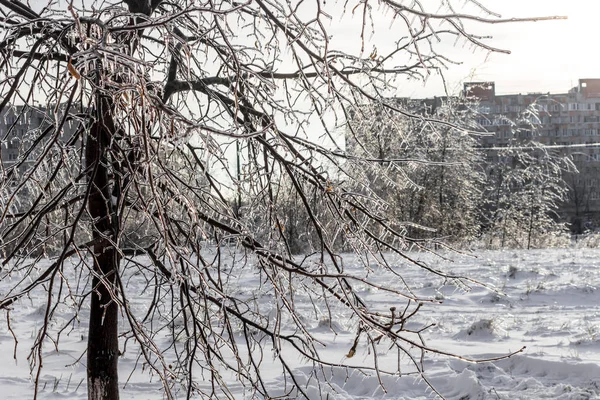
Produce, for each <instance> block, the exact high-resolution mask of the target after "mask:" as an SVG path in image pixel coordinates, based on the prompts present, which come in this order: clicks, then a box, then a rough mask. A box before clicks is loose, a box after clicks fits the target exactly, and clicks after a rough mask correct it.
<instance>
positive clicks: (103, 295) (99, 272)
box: [86, 96, 120, 400]
mask: <svg viewBox="0 0 600 400" xmlns="http://www.w3.org/2000/svg"><path fill="white" fill-rule="evenodd" d="M98 99H99V100H98V102H97V103H98V104H97V105H96V107H97V112H96V117H97V119H96V121H94V123H93V124H92V126H91V129H90V132H89V134H88V137H87V143H86V166H87V170H88V177H89V184H90V185H91V187H90V194H89V199H88V209H89V212H90V216H91V217H92V221H93V222H92V224H93V238H94V239H95V240H97V242H96V244H95V245H94V248H93V250H94V277H93V279H92V285H93V291H92V295H91V296H92V299H91V309H90V321H89V334H88V348H87V382H88V399H89V400H117V399H118V398H119V380H118V371H117V361H118V357H119V341H118V311H119V309H118V305H117V303H116V302H115V301H114V300H113V297H114V296H115V292H116V287H117V286H116V283H117V274H118V267H119V261H120V260H119V255H118V252H117V251H116V249H115V246H114V245H113V244H114V243H116V237H117V232H116V229H117V228H116V226H117V224H116V223H114V222H115V221H113V218H115V213H114V212H113V208H114V207H113V205H112V203H111V191H110V182H109V171H108V166H109V165H110V164H109V163H108V157H107V150H108V146H109V143H110V136H111V134H112V133H113V132H114V123H113V119H112V114H111V109H112V108H111V106H110V100H109V99H108V98H106V97H103V96H98ZM102 237H104V238H106V239H108V240H106V239H105V240H102V239H101V238H102Z"/></svg>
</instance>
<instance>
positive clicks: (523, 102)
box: [464, 79, 600, 231]
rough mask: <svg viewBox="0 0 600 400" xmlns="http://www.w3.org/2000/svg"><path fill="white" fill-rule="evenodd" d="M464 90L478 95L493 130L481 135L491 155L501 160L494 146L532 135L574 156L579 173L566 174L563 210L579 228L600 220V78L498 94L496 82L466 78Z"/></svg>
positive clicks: (487, 126) (485, 119) (483, 115)
mask: <svg viewBox="0 0 600 400" xmlns="http://www.w3.org/2000/svg"><path fill="white" fill-rule="evenodd" d="M464 90H465V93H464V94H465V96H466V97H471V98H476V99H477V100H478V104H479V105H478V111H479V113H480V117H479V120H478V122H479V123H480V124H481V125H482V126H483V127H484V128H485V129H486V130H487V131H488V132H490V135H489V136H484V137H482V139H481V143H482V146H483V147H488V148H491V151H489V152H488V157H489V158H490V161H492V162H498V160H497V159H494V158H496V157H497V151H494V150H493V149H494V148H501V147H504V146H507V145H509V143H512V144H514V143H518V142H520V141H522V142H525V141H528V140H533V141H537V142H539V143H541V144H544V145H546V146H548V148H549V149H550V150H551V151H554V152H557V153H558V154H562V155H565V156H569V157H570V158H571V159H572V161H573V163H574V164H575V166H576V167H577V169H578V171H579V173H572V174H567V176H566V181H567V183H568V185H569V189H570V193H569V199H568V200H567V201H566V202H565V203H564V204H563V205H562V206H561V209H560V212H561V216H562V218H564V219H565V220H568V221H571V222H572V224H573V230H574V231H582V230H585V229H587V228H595V227H598V226H600V79H580V80H579V82H578V85H577V86H575V87H574V88H572V89H570V90H569V91H567V92H565V93H527V94H521V93H519V94H505V95H498V94H496V86H495V84H494V82H469V83H465V85H464ZM532 110H535V113H533V114H530V113H529V111H532ZM531 122H533V124H531Z"/></svg>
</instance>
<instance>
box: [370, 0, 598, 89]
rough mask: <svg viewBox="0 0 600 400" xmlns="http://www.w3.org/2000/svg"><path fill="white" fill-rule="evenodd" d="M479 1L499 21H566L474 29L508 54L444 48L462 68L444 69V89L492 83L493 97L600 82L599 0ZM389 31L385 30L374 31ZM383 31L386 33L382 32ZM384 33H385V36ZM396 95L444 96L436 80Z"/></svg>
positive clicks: (413, 85) (410, 85)
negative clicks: (554, 18) (466, 83)
mask: <svg viewBox="0 0 600 400" xmlns="http://www.w3.org/2000/svg"><path fill="white" fill-rule="evenodd" d="M482 3H483V4H484V5H486V6H488V7H489V8H490V9H492V10H493V11H495V12H498V13H500V14H502V16H503V17H506V18H508V17H532V16H551V15H561V16H567V17H568V19H567V20H566V21H543V22H528V23H511V24H499V25H485V24H476V25H473V28H474V30H472V32H473V33H477V34H481V35H492V36H493V39H491V40H489V41H488V42H487V43H489V44H491V45H494V46H496V47H500V48H503V49H507V50H510V51H511V52H512V54H510V55H505V54H492V55H489V54H488V53H487V52H485V51H482V50H478V51H473V49H472V48H470V47H469V46H465V45H464V44H459V45H458V47H456V46H454V47H452V46H450V45H448V48H447V49H446V47H444V48H445V53H446V54H448V55H450V56H451V57H452V58H453V59H454V60H461V61H462V62H463V64H462V65H461V66H453V67H452V68H451V69H450V70H448V71H446V73H445V76H446V79H447V81H448V84H449V85H448V86H449V90H451V91H452V90H457V89H458V88H460V87H461V82H462V81H464V80H476V81H479V80H486V81H487V80H489V81H495V82H496V91H497V93H501V94H502V93H527V92H553V93H557V92H563V93H564V92H567V91H568V90H569V89H570V88H571V87H573V86H575V85H576V84H577V80H578V79H579V78H600V44H599V38H600V1H599V0H486V1H482ZM377 28H380V29H389V27H376V29H377ZM386 33H387V32H386ZM387 34H389V33H387ZM398 95H400V96H411V97H430V96H434V95H443V86H442V83H441V79H439V78H436V77H434V78H432V79H430V80H429V82H428V83H427V84H426V85H425V86H424V85H423V84H420V83H417V82H409V83H407V84H403V85H402V88H399V92H398Z"/></svg>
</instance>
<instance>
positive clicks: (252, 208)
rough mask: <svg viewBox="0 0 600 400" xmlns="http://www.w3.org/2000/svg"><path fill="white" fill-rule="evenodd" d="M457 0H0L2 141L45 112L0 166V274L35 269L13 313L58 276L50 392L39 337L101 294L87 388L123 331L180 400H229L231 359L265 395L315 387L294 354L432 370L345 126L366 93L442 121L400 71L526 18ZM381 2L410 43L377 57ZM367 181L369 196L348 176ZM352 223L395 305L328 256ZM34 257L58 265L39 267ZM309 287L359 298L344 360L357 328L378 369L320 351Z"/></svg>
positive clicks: (396, 238)
mask: <svg viewBox="0 0 600 400" xmlns="http://www.w3.org/2000/svg"><path fill="white" fill-rule="evenodd" d="M453 3H455V2H454V1H442V2H440V4H437V6H436V7H434V9H435V10H436V11H435V12H430V11H429V10H428V9H426V8H425V7H424V6H423V5H421V4H419V2H410V3H407V2H398V1H393V0H382V1H381V2H380V3H379V4H378V5H377V6H376V7H375V6H374V5H373V4H371V3H370V2H369V1H361V2H357V3H356V4H354V3H339V4H330V3H325V2H324V1H315V2H314V3H311V4H310V5H309V4H305V3H304V2H292V3H290V2H272V1H269V0H254V1H247V2H227V1H225V2H214V1H207V2H188V1H186V0H181V1H180V0H172V1H171V0H165V1H161V0H151V1H150V0H149V1H141V0H125V1H123V2H104V1H96V2H93V3H91V4H81V3H75V2H71V3H70V4H69V5H68V6H66V7H65V6H63V5H62V4H63V3H61V2H58V3H57V2H49V3H48V4H46V5H45V6H43V7H42V6H41V5H40V6H39V7H35V9H33V8H31V7H30V6H29V5H28V4H26V3H22V2H20V1H18V0H0V24H1V26H2V28H3V31H2V37H1V39H0V54H1V55H2V59H1V61H0V71H1V72H0V74H1V80H0V99H1V100H0V112H8V113H12V114H11V115H13V114H14V115H15V117H16V119H15V120H14V121H12V122H11V123H7V124H6V127H7V130H6V132H3V136H2V141H3V144H4V142H5V141H7V140H8V139H9V138H10V139H11V140H13V139H14V138H16V140H19V139H22V138H21V137H20V134H19V132H18V131H17V128H18V126H20V124H24V123H28V125H27V126H29V127H30V128H28V135H29V136H28V140H27V142H25V141H23V145H22V146H21V151H20V153H19V157H18V158H17V159H14V160H8V161H6V162H4V161H3V164H2V165H3V167H2V177H3V182H10V184H8V183H7V184H4V183H3V185H2V189H1V190H2V192H1V193H2V195H1V196H0V198H2V210H0V224H1V228H2V233H3V234H2V242H1V243H0V246H1V249H2V251H3V252H4V258H3V260H2V275H1V276H0V277H1V278H3V279H4V278H6V277H8V276H10V275H11V274H19V275H21V276H28V277H29V281H28V280H22V281H20V282H19V283H17V284H15V285H13V287H12V290H11V291H10V292H8V294H6V295H4V296H3V298H2V299H0V308H1V309H5V310H9V309H10V307H11V306H12V305H13V304H15V302H17V301H19V299H20V298H22V297H23V296H27V295H28V294H30V293H31V292H33V291H39V290H45V291H47V299H48V300H47V304H46V310H45V313H44V321H43V324H42V327H41V328H40V331H39V333H38V335H37V337H36V339H35V343H34V344H33V348H32V357H31V359H32V360H37V362H34V371H33V374H34V378H35V379H34V381H35V383H36V390H35V393H36V396H37V392H38V388H37V385H38V383H39V377H40V372H41V369H42V354H43V353H42V347H43V345H44V344H45V343H48V342H52V343H54V345H56V346H59V343H60V334H61V332H63V330H64V329H66V328H67V327H68V325H69V324H71V323H73V321H74V320H75V319H76V318H77V316H78V313H80V312H81V306H82V304H83V302H84V301H86V300H89V301H91V308H90V316H89V335H88V345H87V373H88V380H87V386H88V392H89V398H90V399H117V398H118V377H117V375H118V374H117V370H118V369H117V360H118V357H119V354H120V352H121V351H123V348H122V347H120V346H122V345H124V344H123V343H126V342H127V341H129V340H133V341H135V342H137V343H139V345H140V347H139V351H140V357H141V358H142V359H143V362H144V363H145V365H147V366H148V368H150V369H151V370H152V371H153V373H154V374H156V375H157V376H158V377H160V379H161V381H162V382H163V386H164V389H165V393H166V396H167V397H168V398H172V397H173V393H174V391H176V390H184V391H185V393H186V396H187V397H191V396H192V394H194V393H196V394H200V395H201V396H206V397H219V398H220V397H232V394H231V392H230V391H229V389H228V386H227V382H226V381H225V380H224V378H223V371H228V370H231V371H235V372H236V377H237V379H238V380H239V381H240V382H241V383H242V384H243V385H244V386H245V387H247V390H249V391H250V393H260V394H262V395H264V396H268V395H269V394H270V393H271V392H272V391H274V393H280V394H281V395H284V396H292V397H293V396H302V395H304V396H306V393H305V392H304V389H303V386H301V385H299V384H298V382H297V380H296V375H295V373H294V370H293V368H292V367H291V364H290V362H291V361H292V360H295V359H297V358H298V357H299V356H301V357H303V358H304V359H306V360H308V361H310V362H312V363H314V365H315V366H316V367H318V366H321V367H323V366H336V367H340V368H355V369H361V370H364V371H368V370H372V371H375V372H377V374H384V373H389V374H397V373H398V371H399V368H400V367H398V370H396V371H387V372H386V371H384V370H383V369H382V368H380V367H379V366H378V363H377V357H378V351H377V349H378V348H379V347H385V348H388V347H391V348H392V349H394V350H395V351H397V352H398V354H405V355H407V356H408V360H410V362H411V363H413V364H414V367H415V368H416V371H417V372H418V373H419V374H421V376H422V377H423V378H424V379H426V376H425V375H423V364H422V357H423V356H424V355H425V353H427V352H437V353H440V354H445V353H444V352H443V351H441V350H436V349H432V348H429V347H428V346H427V345H426V344H425V343H424V341H423V339H422V337H421V331H420V330H417V331H413V330H411V329H410V328H408V327H407V325H406V322H407V321H408V320H409V319H410V318H412V317H413V316H414V315H415V314H416V311H417V310H418V309H419V307H421V304H422V302H423V301H429V300H430V299H421V298H418V296H415V295H414V294H413V293H412V291H411V289H410V286H409V285H407V284H404V283H403V281H402V279H401V277H400V276H399V275H397V274H398V273H397V271H396V270H395V269H394V267H393V266H392V265H389V264H388V263H387V262H386V258H385V256H384V254H385V252H395V253H397V254H399V255H401V256H403V257H406V258H408V259H410V258H409V257H408V256H407V255H406V254H405V253H403V249H404V248H405V246H406V245H407V244H410V243H411V239H410V238H409V237H407V236H406V235H405V233H404V232H402V231H397V230H395V229H393V225H390V224H389V221H388V218H387V216H386V214H385V212H384V211H383V210H382V209H381V207H380V205H381V204H382V199H380V198H378V196H377V194H376V193H374V192H373V191H371V190H369V185H370V182H369V179H368V177H367V175H366V174H364V173H363V172H362V171H361V170H360V169H357V167H356V166H357V165H360V164H364V163H365V162H374V163H377V162H378V160H366V159H363V160H356V159H351V157H348V156H347V155H346V153H345V151H344V149H343V147H342V145H340V143H339V142H340V141H339V137H337V136H336V131H335V129H334V127H336V126H338V125H339V124H340V123H342V124H344V123H345V121H346V119H347V117H348V115H349V112H350V110H351V109H353V108H354V107H355V105H357V104H366V103H368V102H375V103H381V105H382V106H383V107H384V108H386V109H389V110H393V111H395V112H397V113H401V114H404V115H405V116H407V117H409V118H419V119H421V120H422V121H425V122H426V121H428V119H427V118H425V117H421V116H416V115H412V114H411V113H410V112H408V111H406V110H405V109H403V108H402V107H401V106H399V105H397V104H393V103H388V102H386V101H385V99H384V97H383V95H384V94H385V93H387V92H389V91H390V90H393V89H394V88H395V87H396V85H397V84H399V82H401V81H402V79H405V78H408V77H410V78H424V77H426V76H428V75H430V74H432V73H436V72H438V71H440V70H441V69H443V68H444V67H445V66H446V64H447V63H448V62H449V60H448V59H447V58H446V57H444V56H443V55H442V54H440V53H438V52H437V51H436V47H437V45H438V42H440V41H446V40H450V41H456V40H462V41H465V42H467V43H470V44H471V45H472V46H473V47H474V48H483V49H484V50H487V51H500V50H499V49H495V48H494V47H492V46H491V45H489V44H488V43H487V41H486V39H485V37H484V36H483V35H480V34H478V33H476V32H473V33H472V32H470V28H469V27H470V26H472V25H471V24H467V22H470V23H481V24H486V23H503V22H513V21H516V20H515V19H502V18H500V16H499V15H496V14H494V13H493V12H491V11H489V10H488V9H486V8H485V7H484V6H483V5H481V3H480V2H478V1H474V0H473V1H468V2H467V3H468V6H469V9H470V10H471V11H472V13H459V12H457V11H455V10H456V9H455V5H454V4H453ZM456 3H461V4H462V3H463V2H462V1H461V2H456ZM409 4H410V5H409ZM440 6H441V8H440ZM340 12H341V17H342V18H351V17H352V16H353V15H355V16H356V15H359V16H360V18H361V21H362V22H361V23H360V24H359V27H358V28H357V32H356V33H355V40H356V42H355V44H356V46H355V47H356V49H354V50H347V51H344V49H342V48H336V47H335V46H333V45H332V42H331V37H330V34H329V33H328V31H327V29H329V28H327V26H329V24H330V20H331V19H332V16H334V18H338V17H339V16H340V15H337V14H340ZM379 14H382V15H387V16H389V19H390V20H393V21H395V25H394V26H395V28H394V29H396V30H397V34H395V36H396V37H397V38H398V39H397V41H395V42H393V43H384V44H382V45H381V46H380V47H373V49H372V50H371V51H369V50H367V46H370V44H371V43H370V42H369V36H370V35H371V30H373V29H374V28H373V27H374V25H375V21H377V23H378V24H379V23H380V18H382V16H381V15H379ZM546 19H548V18H546ZM529 20H533V19H529ZM386 26H387V25H386ZM403 35H404V36H403ZM32 113H35V114H41V115H43V120H44V124H42V125H37V127H39V128H40V129H37V127H36V125H35V121H29V120H28V118H30V117H29V115H32ZM26 120H27V121H26ZM448 124H449V125H452V124H451V123H448ZM321 139H322V140H321ZM323 143H329V144H327V145H325V144H323ZM236 155H237V156H236ZM235 159H237V160H238V162H237V163H236V162H235V161H234V160H235ZM283 181H285V182H286V185H287V186H286V190H290V191H292V192H293V193H294V195H295V196H296V199H297V200H298V207H299V208H301V209H302V210H303V213H305V215H306V220H307V221H308V222H309V223H310V225H311V230H312V232H314V237H313V238H312V243H314V244H312V245H311V246H312V248H313V251H314V252H315V253H316V259H315V258H305V259H297V258H294V257H293V256H292V255H291V252H290V249H289V245H288V244H287V242H286V236H285V234H284V226H285V221H284V220H283V219H284V216H283V215H282V214H281V211H280V210H279V209H278V207H277V205H278V202H277V193H278V191H279V190H281V188H282V187H283V186H282V185H280V182H283ZM347 182H352V184H351V185H347ZM357 184H358V185H359V186H360V187H363V188H364V190H361V191H360V192H357V191H355V190H353V189H352V190H350V189H349V188H355V187H357ZM311 197H312V198H311ZM315 201H316V202H318V203H319V209H318V210H317V209H315V208H314V205H315V204H316V203H315ZM257 221H258V222H260V223H257ZM340 237H343V238H344V240H346V241H351V242H352V243H353V247H354V248H355V249H356V250H357V252H359V254H362V257H366V254H373V255H376V257H374V260H375V262H376V263H377V265H378V266H379V267H380V268H381V269H382V270H383V271H389V272H390V273H392V275H393V276H395V277H396V279H395V280H394V281H390V283H389V285H386V286H382V287H379V289H380V290H383V291H385V292H386V293H388V294H389V295H390V296H391V297H392V299H394V300H393V302H394V303H393V304H396V306H394V307H392V308H391V309H387V310H381V309H379V308H378V307H377V306H370V305H369V304H366V303H365V302H364V301H363V300H362V299H361V296H360V292H359V290H357V286H358V285H359V284H360V285H367V286H374V283H372V282H371V281H370V280H369V279H368V278H367V277H368V273H369V268H366V269H365V273H364V275H352V274H350V273H348V272H347V271H346V270H345V266H344V264H343V262H342V258H341V257H340V255H339V254H338V253H337V252H336V251H335V249H334V243H335V241H336V240H339V238H340ZM207 238H211V240H213V241H214V242H216V245H217V247H216V255H215V256H210V257H209V256H207V255H206V253H203V246H204V244H205V243H206V241H207ZM415 243H416V244H418V242H415ZM228 248H229V249H232V248H233V249H235V251H234V252H233V254H234V256H235V259H234V261H230V262H225V261H224V260H225V257H224V254H223V252H224V251H226V249H228ZM131 250H133V252H138V253H141V254H143V255H144V257H133V256H131V255H130V252H131ZM41 258H47V259H48V260H49V263H38V262H36V260H39V259H41ZM365 265H367V266H368V265H369V264H368V263H367V262H366V261H365ZM42 266H43V267H42ZM419 266H420V267H422V268H425V269H427V270H428V271H429V272H431V273H432V274H437V275H441V276H443V277H446V278H448V279H456V280H459V281H461V282H466V281H465V280H463V279H462V278H459V277H453V276H448V275H446V274H444V273H443V272H441V271H437V270H435V269H434V268H431V267H429V266H427V265H424V264H419ZM241 268H242V269H243V268H246V269H247V268H255V271H256V273H257V274H259V275H260V277H261V279H260V282H261V283H260V288H257V290H258V289H259V290H260V291H261V293H267V294H268V295H269V296H271V298H272V304H273V307H274V309H275V312H274V313H269V312H266V310H264V309H262V308H261V304H262V303H260V302H257V301H255V298H254V297H253V295H249V294H247V293H246V294H244V293H241V292H240V291H239V290H236V289H235V287H234V283H233V281H232V276H233V275H234V274H235V273H236V271H239V270H240V269H241ZM132 279H142V280H143V281H144V282H145V287H146V288H147V289H149V291H150V292H151V293H152V295H151V296H150V298H149V304H148V309H146V310H143V312H141V311H140V310H136V309H134V308H132V307H130V300H131V297H132V296H136V295H137V294H135V293H132V292H131V288H130V286H129V284H128V282H130V281H131V280H132ZM65 292H66V293H68V298H69V299H76V300H74V301H75V306H74V309H73V319H72V320H70V321H68V322H66V323H65V322H64V321H63V322H62V323H60V324H59V326H57V325H56V324H54V323H53V322H56V321H55V311H56V309H57V307H58V306H59V305H60V304H61V302H64V301H65V300H64V299H65V296H64V293H65ZM299 294H302V295H303V296H305V298H306V299H307V300H306V301H309V302H312V303H313V304H314V309H315V310H323V312H324V313H327V312H328V310H332V309H337V308H340V309H343V310H346V312H347V315H348V318H351V319H350V320H351V321H353V322H354V323H355V329H356V331H357V334H356V340H355V341H354V344H349V345H350V347H351V351H350V353H349V356H348V357H350V356H351V355H352V354H353V353H354V351H356V348H357V346H358V344H359V339H360V340H362V341H364V343H365V345H366V346H368V347H370V348H372V349H373V351H372V352H371V357H372V359H371V363H370V364H369V365H360V366H358V365H356V364H352V363H351V362H349V361H342V362H339V360H334V361H332V360H328V359H327V358H325V356H324V355H322V353H321V351H320V347H319V343H318V341H317V340H316V339H315V338H314V337H313V336H312V335H311V334H310V332H309V329H308V328H309V326H308V325H309V324H310V322H308V321H307V320H306V319H303V318H300V317H299V315H298V313H297V311H296V309H295V298H296V296H299ZM61 299H62V300H61ZM400 310H403V311H400ZM329 312H331V311H329ZM119 315H122V316H123V318H124V319H125V321H126V327H127V328H126V329H125V331H122V332H119V330H118V317H119ZM157 321H159V322H160V324H162V325H160V329H158V328H157V327H156V326H155V325H153V324H159V322H157ZM285 324H289V326H290V327H291V328H286V329H283V328H282V326H283V325H285ZM165 330H167V331H169V332H170V335H171V337H172V338H173V341H172V343H171V344H170V345H169V346H168V348H161V346H160V344H159V343H158V341H157V335H158V332H163V333H164V331H165ZM119 335H121V339H120V336H119ZM361 343H362V342H361ZM267 347H268V348H272V349H273V353H272V355H273V357H274V360H275V362H277V363H278V365H279V366H280V368H281V371H282V373H283V375H284V376H285V377H286V379H287V381H288V382H289V385H286V386H285V389H284V393H281V390H279V391H278V389H277V388H272V387H270V386H269V385H268V384H267V382H265V380H264V379H263V376H262V373H261V371H262V369H261V368H262V365H263V363H264V359H265V354H264V350H263V349H265V348H267ZM284 350H285V351H284ZM163 352H169V354H171V355H172V356H173V358H174V359H175V360H176V362H175V364H174V365H171V364H170V363H168V362H166V361H165V357H164V356H163ZM399 359H400V358H399ZM348 360H350V358H348ZM207 382H208V383H207Z"/></svg>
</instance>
